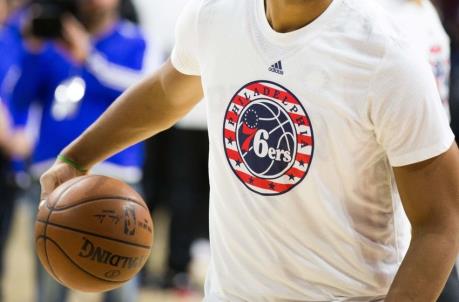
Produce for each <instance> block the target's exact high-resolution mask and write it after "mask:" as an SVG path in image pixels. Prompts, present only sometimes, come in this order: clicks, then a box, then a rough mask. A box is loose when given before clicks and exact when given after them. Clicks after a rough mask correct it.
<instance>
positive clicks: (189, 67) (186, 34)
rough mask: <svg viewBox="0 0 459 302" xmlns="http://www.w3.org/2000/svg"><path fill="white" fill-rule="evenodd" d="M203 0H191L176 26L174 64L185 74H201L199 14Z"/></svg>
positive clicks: (172, 56) (172, 59)
mask: <svg viewBox="0 0 459 302" xmlns="http://www.w3.org/2000/svg"><path fill="white" fill-rule="evenodd" d="M200 7H201V0H190V1H189V2H188V3H187V5H186V6H185V7H184V8H183V11H182V13H181V15H180V17H179V19H178V21H177V25H176V28H175V46H174V49H173V50H172V55H171V61H172V65H174V67H175V68H176V69H177V70H178V71H180V72H181V73H183V74H187V75H200V74H201V71H200V67H199V61H198V15H199V10H200Z"/></svg>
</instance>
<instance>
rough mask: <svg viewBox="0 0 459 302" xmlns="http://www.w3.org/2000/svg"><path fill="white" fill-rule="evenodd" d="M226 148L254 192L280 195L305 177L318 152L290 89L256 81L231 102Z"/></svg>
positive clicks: (299, 105) (302, 109)
mask: <svg viewBox="0 0 459 302" xmlns="http://www.w3.org/2000/svg"><path fill="white" fill-rule="evenodd" d="M223 132H224V133H223V137H224V147H225V152H226V156H227V159H228V162H229V164H230V166H231V168H232V170H233V171H234V173H235V174H236V176H237V177H238V178H239V179H240V180H241V181H242V182H243V183H244V185H245V186H246V187H247V188H249V189H250V190H252V191H254V192H256V193H259V194H262V195H279V194H283V193H286V192H288V191H289V190H291V189H292V188H293V187H295V186H296V185H298V184H299V183H300V182H301V181H302V180H303V179H304V177H305V176H306V174H307V172H308V170H309V167H310V164H311V160H312V155H313V150H314V139H313V130H312V125H311V122H310V119H309V117H308V115H307V113H306V110H305V109H304V107H303V106H302V104H301V103H300V102H299V100H298V99H297V98H296V97H295V95H294V94H293V93H291V92H290V91H289V90H288V89H286V88H284V87H282V86H280V85H279V84H276V83H273V82H269V81H257V82H252V83H249V84H247V85H245V86H244V87H242V88H241V89H240V90H239V91H238V92H237V93H236V94H235V95H234V97H233V98H232V100H231V102H230V104H229V106H228V109H227V112H226V115H225V121H224V130H223Z"/></svg>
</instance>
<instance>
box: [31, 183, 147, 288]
mask: <svg viewBox="0 0 459 302" xmlns="http://www.w3.org/2000/svg"><path fill="white" fill-rule="evenodd" d="M35 242H36V249H37V254H38V257H39V258H40V261H41V263H42V264H43V266H44V267H45V269H46V270H47V271H48V273H49V274H50V275H51V276H53V277H54V279H56V281H58V282H59V283H61V284H62V285H64V286H66V287H69V288H72V289H75V290H79V291H85V292H102V291H107V290H111V289H114V288H117V287H120V286H121V285H123V283H125V282H126V281H128V280H130V279H131V278H132V277H133V276H134V275H135V274H137V273H138V272H139V271H140V269H141V268H142V267H143V265H144V264H145V262H146V261H147V259H148V256H149V255H150V250H151V246H152V244H153V222H152V219H151V217H150V213H149V211H148V208H147V206H146V204H145V202H144V201H143V200H142V198H141V197H140V195H139V194H137V192H135V191H134V190H133V189H132V188H131V187H129V186H128V185H127V184H125V183H123V182H122V181H119V180H116V179H113V178H109V177H105V176H98V175H89V176H82V177H77V178H74V179H72V180H70V181H68V182H66V183H64V184H62V185H60V186H59V187H58V188H57V189H56V190H55V191H54V192H53V193H52V194H51V195H50V196H49V198H48V199H47V200H46V201H45V203H44V204H43V205H42V206H41V207H40V209H39V211H38V215H37V219H36V222H35Z"/></svg>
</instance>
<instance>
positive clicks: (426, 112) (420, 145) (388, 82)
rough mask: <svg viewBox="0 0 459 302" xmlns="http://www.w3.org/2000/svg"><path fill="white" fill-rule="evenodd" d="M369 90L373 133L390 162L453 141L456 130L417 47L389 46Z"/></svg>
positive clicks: (416, 157) (425, 155)
mask: <svg viewBox="0 0 459 302" xmlns="http://www.w3.org/2000/svg"><path fill="white" fill-rule="evenodd" d="M394 44H395V43H394ZM369 92H370V104H371V106H370V117H371V120H372V122H373V126H374V130H375V134H376V138H377V140H378V142H379V143H380V145H381V146H382V147H383V149H384V150H385V152H386V154H387V157H388V159H389V161H390V164H391V165H392V166H394V167H398V166H405V165H410V164H414V163H417V162H421V161H424V160H427V159H430V158H433V157H435V156H438V155H440V154H442V153H444V152H446V151H447V150H448V149H449V148H450V147H451V145H452V143H453V141H454V135H453V133H452V131H451V128H450V126H449V122H448V117H447V115H446V113H445V111H444V109H443V107H442V102H441V99H440V95H439V93H438V90H437V87H436V83H435V79H434V76H433V73H432V70H431V68H430V66H429V64H428V62H427V61H426V60H425V59H422V58H421V56H420V55H418V54H417V52H416V51H414V50H411V49H410V48H408V47H402V46H398V45H392V46H390V47H388V49H387V50H386V54H385V56H384V58H383V59H382V61H381V63H380V66H379V67H378V69H377V71H376V73H375V75H374V77H373V78H372V82H371V84H370V91H369Z"/></svg>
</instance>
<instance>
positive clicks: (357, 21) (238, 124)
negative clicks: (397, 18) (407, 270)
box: [172, 0, 454, 302]
mask: <svg viewBox="0 0 459 302" xmlns="http://www.w3.org/2000/svg"><path fill="white" fill-rule="evenodd" d="M263 3H264V1H263V0H192V1H191V2H190V3H189V5H188V6H187V7H186V8H185V10H184V12H183V14H182V16H181V18H180V19H179V22H178V25H177V35H176V37H177V40H176V46H175V48H174V51H173V53H172V62H173V64H174V66H175V67H176V68H177V69H178V70H179V71H180V72H182V73H184V74H189V75H200V76H201V77H202V84H203V89H204V93H205V97H206V99H207V116H208V128H209V138H210V158H209V169H210V172H209V173H210V186H211V197H210V198H211V200H210V235H211V236H210V237H211V249H212V259H211V264H210V268H209V272H208V277H207V281H206V289H205V290H206V298H205V301H211V302H214V301H231V302H237V301H250V302H253V301H353V302H355V301H377V300H380V299H383V298H384V296H385V295H386V293H387V291H388V288H389V286H390V284H391V282H392V280H393V277H394V275H395V274H396V272H397V269H398V267H399V265H400V263H401V261H402V259H403V257H404V255H405V252H406V250H407V247H408V244H409V239H410V238H409V225H408V223H407V221H406V218H405V216H404V214H403V209H402V207H401V203H400V198H399V195H398V193H397V190H396V187H395V182H394V177H393V173H392V168H391V166H403V165H408V164H412V163H416V162H419V161H423V160H426V159H428V158H432V157H434V156H437V155H439V154H441V153H443V152H445V151H446V150H447V149H448V148H449V147H450V146H451V144H452V142H453V140H454V137H453V134H452V132H451V130H450V128H449V126H448V123H447V119H446V118H445V113H444V110H443V109H442V106H441V103H440V100H439V95H438V91H437V88H436V85H435V80H434V78H433V76H432V72H431V70H430V66H429V65H428V64H427V62H425V60H424V59H422V58H418V56H417V55H416V53H417V52H415V51H413V50H411V49H410V48H409V47H408V46H407V45H406V44H405V43H404V42H403V40H402V39H399V38H398V34H397V33H396V32H397V31H396V29H395V27H394V25H393V24H391V21H390V20H389V19H388V18H387V17H386V16H385V15H383V14H382V12H381V11H382V9H381V8H380V7H379V6H376V5H375V4H373V3H369V1H362V0H334V1H333V2H332V4H331V5H330V7H329V8H328V9H327V10H326V11H325V12H324V13H323V14H322V15H321V16H320V17H319V18H317V19H316V20H315V21H314V22H312V23H311V24H309V25H307V26H306V27H304V28H301V29H299V30H296V31H294V32H290V33H285V34H281V33H277V32H275V31H273V30H272V29H271V27H270V25H269V23H268V22H267V19H266V16H265V13H264V4H263Z"/></svg>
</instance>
